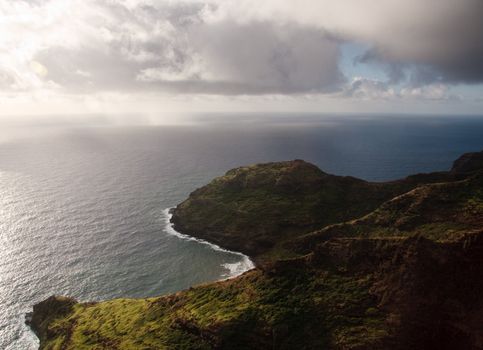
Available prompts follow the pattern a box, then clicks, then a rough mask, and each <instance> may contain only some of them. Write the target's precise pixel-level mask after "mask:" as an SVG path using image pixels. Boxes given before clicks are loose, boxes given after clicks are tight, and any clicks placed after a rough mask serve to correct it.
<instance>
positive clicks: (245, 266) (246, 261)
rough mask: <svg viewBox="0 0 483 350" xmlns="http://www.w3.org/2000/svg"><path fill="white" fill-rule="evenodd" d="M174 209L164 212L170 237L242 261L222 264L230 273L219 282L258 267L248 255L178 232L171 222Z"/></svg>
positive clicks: (167, 209)
mask: <svg viewBox="0 0 483 350" xmlns="http://www.w3.org/2000/svg"><path fill="white" fill-rule="evenodd" d="M173 209H174V207H171V208H166V209H164V210H163V215H164V221H165V230H166V232H167V233H168V234H169V235H172V236H176V237H178V238H180V239H184V240H187V241H193V242H197V243H201V244H204V245H207V246H209V247H210V248H211V249H213V250H216V251H219V252H224V253H229V254H233V255H237V256H239V257H240V258H241V261H240V262H238V263H225V264H222V266H223V267H224V268H225V269H226V270H227V271H229V272H228V273H227V274H226V275H225V276H222V277H221V278H220V279H219V280H218V281H224V280H228V279H232V278H235V277H238V276H240V275H242V274H243V273H245V272H247V271H250V270H252V269H254V268H255V267H256V265H255V263H254V262H253V261H252V260H251V259H250V257H249V256H248V255H245V254H243V253H240V252H236V251H232V250H228V249H224V248H222V247H220V246H219V245H217V244H215V243H211V242H209V241H207V240H204V239H201V238H196V237H194V236H190V235H187V234H184V233H181V232H179V231H176V229H175V228H174V224H173V222H172V221H171V218H172V217H173V214H172V211H173Z"/></svg>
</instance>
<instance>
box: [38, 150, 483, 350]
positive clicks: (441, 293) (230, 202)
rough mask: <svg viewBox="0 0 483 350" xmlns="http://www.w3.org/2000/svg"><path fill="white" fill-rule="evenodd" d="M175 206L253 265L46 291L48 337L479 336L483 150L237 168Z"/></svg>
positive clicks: (309, 342) (390, 341)
mask: <svg viewBox="0 0 483 350" xmlns="http://www.w3.org/2000/svg"><path fill="white" fill-rule="evenodd" d="M172 214H173V219H172V220H173V223H174V225H175V228H176V229H177V230H179V231H180V232H182V233H185V234H189V235H192V236H195V237H197V238H202V239H206V240H209V241H211V242H213V243H216V244H218V245H220V246H222V247H224V248H228V249H232V250H236V251H240V252H243V253H245V254H248V255H249V256H250V257H252V258H253V259H254V261H255V262H256V264H257V268H255V269H253V270H251V271H248V272H246V273H245V274H243V275H241V276H239V277H237V278H235V279H232V280H227V281H221V282H216V283H210V284H205V285H201V286H196V287H193V288H190V289H188V290H185V291H181V292H178V293H176V294H172V295H167V296H161V297H157V298H149V299H117V300H111V301H105V302H100V303H77V302H75V301H74V300H72V299H69V298H64V297H51V298H49V299H47V300H46V301H43V302H41V303H39V304H38V305H36V306H34V312H33V315H32V320H31V327H32V329H33V330H34V331H35V332H36V334H37V335H38V336H39V338H40V348H41V349H321V348H326V349H433V348H434V349H483V329H482V328H481V322H482V321H483V295H482V294H481V293H480V291H481V290H482V288H483V280H482V279H481V276H482V274H483V152H479V153H470V154H465V155H463V156H462V157H460V158H459V159H458V160H456V161H455V163H454V166H453V168H452V169H451V170H450V171H448V172H439V173H432V174H418V175H414V176H410V177H408V178H405V179H401V180H398V181H391V182H386V183H371V182H366V181H363V180H360V179H356V178H352V177H340V176H335V175H331V174H327V173H325V172H323V171H321V170H320V169H318V168H317V167H316V166H314V165H312V164H310V163H307V162H304V161H302V160H295V161H288V162H278V163H268V164H258V165H252V166H247V167H241V168H237V169H233V170H230V171H228V172H227V173H226V174H225V175H224V176H221V177H219V178H217V179H214V180H213V181H212V182H211V183H210V184H208V185H206V186H204V187H202V188H200V189H198V190H196V191H194V192H193V193H192V194H191V195H190V196H189V198H187V199H186V200H185V201H184V202H182V203H180V204H179V205H178V206H177V207H176V208H174V209H173V212H172Z"/></svg>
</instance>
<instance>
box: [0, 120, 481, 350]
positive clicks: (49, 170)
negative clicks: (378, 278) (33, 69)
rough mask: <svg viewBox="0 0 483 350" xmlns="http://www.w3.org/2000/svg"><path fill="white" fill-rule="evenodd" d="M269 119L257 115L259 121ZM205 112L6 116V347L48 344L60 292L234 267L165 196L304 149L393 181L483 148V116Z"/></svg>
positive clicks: (0, 193)
mask: <svg viewBox="0 0 483 350" xmlns="http://www.w3.org/2000/svg"><path fill="white" fill-rule="evenodd" d="M257 120H258V121H257ZM263 120H264V121H263V122H261V121H260V119H259V118H258V116H254V115H252V116H234V115H230V116H222V115H217V116H211V117H208V116H204V117H202V118H200V119H196V118H194V119H191V120H190V122H189V123H186V124H184V125H181V126H160V125H158V126H156V125H137V126H133V125H131V126H129V125H124V126H122V125H117V126H116V125H114V124H111V123H109V122H102V120H101V122H99V121H98V122H96V123H93V124H89V123H84V124H83V123H69V124H67V123H64V124H62V123H61V124H56V123H50V124H46V123H37V124H32V125H29V124H15V123H13V124H12V123H7V124H5V125H1V123H0V349H8V350H13V349H15V350H17V349H22V350H23V349H27V350H28V349H36V348H37V340H36V338H35V336H33V335H32V333H31V332H30V331H29V330H28V328H27V327H26V326H24V324H23V319H24V314H25V312H28V311H31V307H32V305H33V304H34V303H36V302H39V301H41V300H43V299H45V298H47V297H48V296H50V295H52V294H63V295H70V296H73V297H75V298H78V299H79V300H83V301H85V300H103V299H109V298H117V297H147V296H155V295H159V294H164V293H169V292H174V291H178V290H181V289H184V288H187V287H189V286H190V285H193V284H198V283H202V282H207V281H214V280H218V279H221V278H226V277H229V276H231V275H233V274H236V273H237V272H238V271H237V270H243V268H246V266H247V265H246V264H247V262H246V261H245V260H243V257H241V256H240V255H237V254H233V253H230V252H226V251H222V250H220V249H214V248H213V247H210V246H209V245H207V244H202V243H199V242H197V241H193V240H188V239H183V238H182V237H178V236H176V235H175V234H173V232H171V230H170V228H169V227H168V226H167V224H166V219H167V216H166V210H165V209H167V208H170V207H173V206H175V205H176V204H177V203H179V202H180V201H182V200H183V199H184V198H186V196H187V195H188V194H189V193H190V192H191V191H193V190H194V189H196V188H197V187H199V186H202V185H203V184H206V183H207V182H208V181H210V179H212V178H213V177H215V176H218V175H221V174H223V173H224V172H225V171H227V170H229V169H230V168H233V167H236V166H239V165H245V164H250V163H255V162H268V161H278V160H288V159H295V158H301V159H305V160H307V161H310V162H313V163H315V164H317V165H318V166H319V167H321V168H322V169H323V170H324V171H326V172H330V173H334V174H339V175H352V176H357V177H362V178H364V179H367V180H374V181H382V180H390V179H396V178H399V177H404V176H406V175H409V174H412V173H416V172H429V171H438V170H446V169H448V168H449V167H450V166H451V163H452V161H453V160H454V159H455V158H457V157H458V156H459V155H460V154H462V153H464V152H469V151H479V150H482V149H483V118H463V117H460V118H449V117H445V118H436V117H431V118H423V117H421V118H416V117H412V118H407V117H394V116H392V117H389V116H387V117H382V116H380V117H374V118H371V117H367V116H366V117H359V118H356V117H342V116H338V117H327V116H325V117H321V116H315V115H311V116H297V115H284V116H279V117H277V116H273V115H272V116H267V117H266V118H265V119H263Z"/></svg>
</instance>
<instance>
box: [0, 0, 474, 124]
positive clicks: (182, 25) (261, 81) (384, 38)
mask: <svg viewBox="0 0 483 350" xmlns="http://www.w3.org/2000/svg"><path fill="white" fill-rule="evenodd" d="M482 18H483V1H482V0H404V1H401V0H337V1H336V0H298V1H296V2H294V1H293V0H209V1H208V0H206V1H203V0H201V1H198V0H191V1H183V0H176V1H174V0H171V1H170V0H119V1H110V0H29V1H22V0H0V106H1V107H0V115H4V116H5V115H7V116H12V115H50V114H82V113H152V114H156V113H175V112H176V113H192V112H233V111H234V112H311V113H313V112H316V113H372V112H374V113H401V114H411V113H413V114H418V113H419V114H422V113H424V114H452V115H454V114H483V113H482V111H483V21H482V20H481V19H482Z"/></svg>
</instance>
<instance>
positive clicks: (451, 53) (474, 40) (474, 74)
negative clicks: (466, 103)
mask: <svg viewBox="0 0 483 350" xmlns="http://www.w3.org/2000/svg"><path fill="white" fill-rule="evenodd" d="M408 5H410V4H409V3H408ZM414 6H415V7H416V8H418V9H420V11H421V13H420V14H419V15H418V14H416V16H415V17H414V18H400V19H399V20H398V21H395V22H394V23H393V27H392V29H393V30H392V31H391V30H389V31H388V32H387V33H384V32H381V33H379V34H377V35H374V36H373V38H369V39H370V41H369V42H372V44H373V47H372V48H371V49H370V50H369V51H367V52H366V54H365V55H363V56H362V57H361V58H360V59H359V62H362V63H378V64H380V65H381V66H383V67H385V69H386V70H387V71H388V73H389V77H390V78H391V80H392V81H393V82H399V81H401V80H404V79H407V80H408V81H409V82H410V83H411V84H412V85H425V84H430V83H434V82H443V83H468V84H475V83H481V82H483V20H482V19H483V1H481V0H458V1H456V0H454V1H453V0H451V1H448V0H441V1H432V0H426V1H421V2H420V4H415V5H414ZM431 13H433V16H431ZM391 38H392V40H391Z"/></svg>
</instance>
